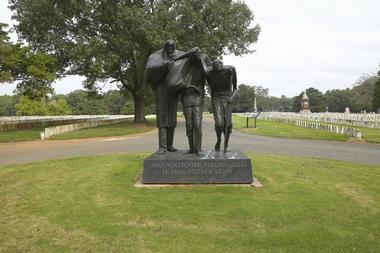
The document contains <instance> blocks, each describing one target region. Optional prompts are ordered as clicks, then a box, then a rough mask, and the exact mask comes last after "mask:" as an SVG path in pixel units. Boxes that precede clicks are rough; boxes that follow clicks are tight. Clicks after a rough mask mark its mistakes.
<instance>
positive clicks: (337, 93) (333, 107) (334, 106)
mask: <svg viewBox="0 0 380 253" xmlns="http://www.w3.org/2000/svg"><path fill="white" fill-rule="evenodd" d="M325 99H326V103H327V107H328V109H329V112H344V111H345V108H346V107H349V108H351V109H352V92H351V90H350V89H345V90H337V89H334V90H328V91H326V93H325Z"/></svg>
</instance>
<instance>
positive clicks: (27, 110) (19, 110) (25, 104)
mask: <svg viewBox="0 0 380 253" xmlns="http://www.w3.org/2000/svg"><path fill="white" fill-rule="evenodd" d="M15 107H16V115H17V116H33V115H47V114H48V111H47V109H46V106H45V105H44V104H43V103H42V102H41V101H40V100H32V99H29V98H27V97H21V100H20V102H19V103H17V104H16V105H15Z"/></svg>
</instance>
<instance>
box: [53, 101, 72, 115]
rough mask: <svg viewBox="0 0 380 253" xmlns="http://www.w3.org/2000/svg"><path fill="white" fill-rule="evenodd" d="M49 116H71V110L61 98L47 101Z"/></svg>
mask: <svg viewBox="0 0 380 253" xmlns="http://www.w3.org/2000/svg"><path fill="white" fill-rule="evenodd" d="M47 110H48V114H49V115H71V114H72V112H71V109H70V107H69V105H68V104H67V103H66V101H65V100H64V99H62V98H59V99H57V100H51V101H49V103H48V105H47Z"/></svg>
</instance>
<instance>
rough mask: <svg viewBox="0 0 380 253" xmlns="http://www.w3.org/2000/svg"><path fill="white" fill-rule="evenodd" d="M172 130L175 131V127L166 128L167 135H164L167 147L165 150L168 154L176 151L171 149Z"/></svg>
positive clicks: (173, 148)
mask: <svg viewBox="0 0 380 253" xmlns="http://www.w3.org/2000/svg"><path fill="white" fill-rule="evenodd" d="M174 130H175V127H168V128H166V131H167V133H166V134H167V139H166V146H167V150H168V151H170V152H175V151H177V149H176V148H175V147H173V140H174Z"/></svg>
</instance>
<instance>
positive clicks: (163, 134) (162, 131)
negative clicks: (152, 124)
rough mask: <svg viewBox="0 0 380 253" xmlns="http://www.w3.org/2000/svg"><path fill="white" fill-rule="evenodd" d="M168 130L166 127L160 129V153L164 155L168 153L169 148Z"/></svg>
mask: <svg viewBox="0 0 380 253" xmlns="http://www.w3.org/2000/svg"><path fill="white" fill-rule="evenodd" d="M166 143H167V130H166V128H165V127H161V128H159V129H158V146H159V149H158V153H159V154H164V153H165V152H166V149H167V146H166Z"/></svg>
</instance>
